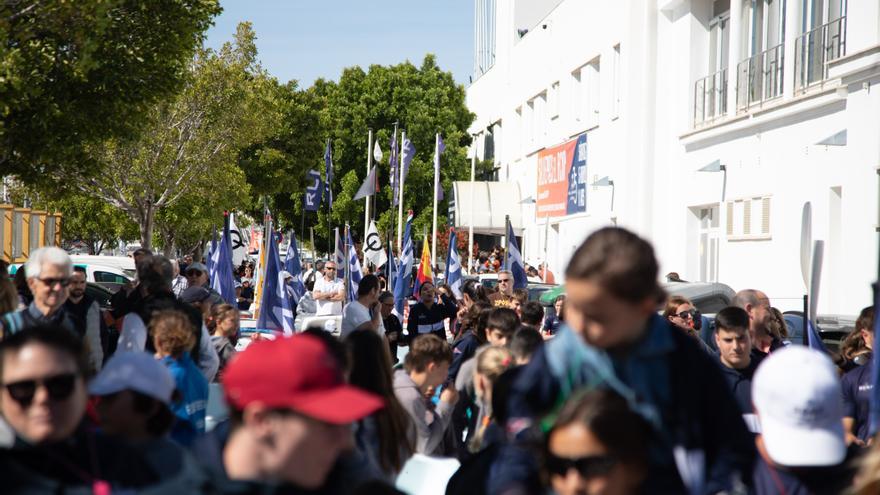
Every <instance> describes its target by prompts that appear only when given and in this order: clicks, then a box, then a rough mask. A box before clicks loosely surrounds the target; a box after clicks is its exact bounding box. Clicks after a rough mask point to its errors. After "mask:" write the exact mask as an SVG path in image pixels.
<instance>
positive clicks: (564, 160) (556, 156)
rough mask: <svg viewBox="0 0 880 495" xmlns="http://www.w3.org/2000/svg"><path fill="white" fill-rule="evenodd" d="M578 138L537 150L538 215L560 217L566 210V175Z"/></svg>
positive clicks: (567, 174)
mask: <svg viewBox="0 0 880 495" xmlns="http://www.w3.org/2000/svg"><path fill="white" fill-rule="evenodd" d="M577 142H578V139H577V138H575V139H572V140H571V141H566V142H565V143H562V144H560V145H558V146H554V147H553V148H547V149H545V150H542V151H540V152H538V199H537V204H536V206H537V216H538V217H561V216H565V215H566V212H567V208H566V206H567V201H568V176H569V173H570V172H571V166H572V161H573V158H574V155H575V146H576V145H577Z"/></svg>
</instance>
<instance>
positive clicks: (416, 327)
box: [406, 281, 458, 342]
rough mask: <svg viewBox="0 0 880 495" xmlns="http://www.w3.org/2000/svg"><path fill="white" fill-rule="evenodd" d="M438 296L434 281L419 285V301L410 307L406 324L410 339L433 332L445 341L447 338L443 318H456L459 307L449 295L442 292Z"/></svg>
mask: <svg viewBox="0 0 880 495" xmlns="http://www.w3.org/2000/svg"><path fill="white" fill-rule="evenodd" d="M436 296H437V294H436V291H435V290H434V284H433V283H432V282H430V281H425V282H423V283H422V284H421V285H420V286H419V302H418V303H417V304H416V305H415V306H413V307H412V309H410V312H409V319H408V320H407V324H406V331H407V333H408V334H409V338H410V339H413V338H415V337H417V336H419V335H423V334H426V333H432V334H434V335H436V336H438V337H440V338H441V339H443V341H444V342H445V341H446V340H447V339H446V327H445V325H444V324H443V320H445V319H447V318H455V315H456V313H457V312H458V307H457V306H456V304H455V301H453V300H452V299H450V298H449V297H448V296H446V295H443V294H440V296H439V298H438V297H436Z"/></svg>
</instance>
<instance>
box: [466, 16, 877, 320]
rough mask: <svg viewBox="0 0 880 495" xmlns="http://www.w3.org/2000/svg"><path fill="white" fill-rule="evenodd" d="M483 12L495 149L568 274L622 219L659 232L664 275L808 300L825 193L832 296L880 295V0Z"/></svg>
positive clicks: (487, 124) (557, 266)
mask: <svg viewBox="0 0 880 495" xmlns="http://www.w3.org/2000/svg"><path fill="white" fill-rule="evenodd" d="M475 14H476V23H477V28H476V30H475V64H474V71H475V74H474V79H473V81H472V83H471V85H470V87H469V88H468V90H467V99H468V106H469V108H470V109H471V111H473V112H474V113H475V114H476V116H477V118H476V121H475V123H474V124H473V126H472V128H471V132H472V134H474V136H475V137H476V138H477V139H476V141H475V143H476V144H475V147H474V148H475V153H476V155H477V158H478V159H488V160H492V161H493V162H494V164H495V167H496V169H497V178H498V180H499V181H508V182H515V183H517V184H518V185H519V189H520V197H521V198H523V199H521V204H520V206H519V207H520V208H521V209H522V218H523V230H522V236H523V241H522V242H523V246H521V248H522V249H523V251H524V255H525V257H526V259H527V260H531V261H540V260H544V259H546V260H547V261H548V264H549V266H550V268H551V270H552V271H554V272H555V273H557V274H561V273H562V272H564V269H565V266H566V265H567V263H568V260H569V259H570V257H571V254H572V252H573V250H574V249H575V248H576V247H577V246H578V245H579V244H580V243H581V242H582V241H583V239H584V238H586V236H587V235H589V234H590V233H591V232H592V231H594V230H596V229H597V228H600V227H602V226H605V225H609V224H617V225H620V226H624V227H627V228H630V229H632V230H634V231H636V232H638V233H639V234H641V235H643V236H645V237H647V238H649V239H650V240H651V241H652V242H653V243H654V246H655V248H656V250H657V254H658V258H659V259H660V262H661V270H662V272H663V273H665V272H670V271H675V272H678V273H679V274H680V276H681V277H682V278H683V279H685V280H692V281H717V282H722V283H725V284H728V285H730V286H731V287H733V288H734V289H735V290H739V289H744V288H758V289H762V290H764V291H765V292H767V294H768V295H769V296H770V298H771V300H772V302H773V304H774V305H775V306H777V307H780V308H781V309H784V310H786V309H799V308H800V307H801V304H802V302H801V298H802V296H803V294H804V293H805V290H806V289H805V283H804V279H803V277H802V268H801V243H802V225H801V224H802V216H803V211H804V207H805V204H806V203H809V205H810V209H811V211H812V219H811V222H810V227H811V229H810V230H811V237H810V239H811V240H822V241H824V244H825V250H824V263H823V270H822V289H821V291H820V294H819V312H821V313H840V314H856V313H857V312H858V311H859V310H860V309H861V308H862V307H864V306H867V305H869V304H870V303H871V290H870V284H871V282H873V281H874V280H875V279H876V278H877V259H878V237H877V236H878V234H877V232H878V223H880V222H878V189H880V179H878V168H880V86H878V83H880V1H878V0H849V1H847V0H621V1H610V0H608V1H602V2H599V1H597V2H586V1H582V0H561V1H559V0H556V1H543V2H542V1H537V0H509V1H505V0H475ZM465 216H466V215H461V217H462V219H463V220H466V218H464V217H465ZM462 225H465V226H466V221H463V222H462ZM558 278H561V277H558Z"/></svg>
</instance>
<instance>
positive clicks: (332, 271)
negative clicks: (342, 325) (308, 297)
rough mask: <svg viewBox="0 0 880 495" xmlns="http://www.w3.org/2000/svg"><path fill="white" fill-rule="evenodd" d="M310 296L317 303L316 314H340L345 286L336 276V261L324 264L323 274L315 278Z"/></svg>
mask: <svg viewBox="0 0 880 495" xmlns="http://www.w3.org/2000/svg"><path fill="white" fill-rule="evenodd" d="M312 296H314V298H315V302H316V304H317V307H318V309H317V312H316V313H315V314H316V315H318V316H330V315H334V316H335V315H341V314H342V301H344V300H345V286H344V284H343V282H342V280H341V279H340V278H338V277H337V270H336V262H334V261H328V262H327V263H325V264H324V276H323V277H322V278H319V279H318V280H315V286H314V289H313V290H312Z"/></svg>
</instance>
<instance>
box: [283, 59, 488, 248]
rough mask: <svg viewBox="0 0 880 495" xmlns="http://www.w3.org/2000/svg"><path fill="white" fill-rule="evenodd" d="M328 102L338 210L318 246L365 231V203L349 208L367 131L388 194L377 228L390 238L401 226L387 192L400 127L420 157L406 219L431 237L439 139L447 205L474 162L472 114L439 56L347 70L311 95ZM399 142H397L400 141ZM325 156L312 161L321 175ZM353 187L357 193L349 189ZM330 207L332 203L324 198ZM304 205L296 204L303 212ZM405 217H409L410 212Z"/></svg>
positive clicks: (441, 214) (323, 217)
mask: <svg viewBox="0 0 880 495" xmlns="http://www.w3.org/2000/svg"><path fill="white" fill-rule="evenodd" d="M309 91H310V92H312V93H313V94H314V95H315V97H317V98H319V99H320V100H322V101H323V102H324V104H323V105H322V107H321V108H322V110H321V113H320V116H321V123H322V125H321V126H322V128H323V129H325V132H326V133H327V135H328V137H330V138H331V139H332V143H333V162H334V166H335V180H334V182H333V191H334V196H335V197H334V205H333V211H332V214H331V215H330V221H329V225H328V222H327V214H326V203H325V204H324V209H325V211H324V212H322V213H321V214H320V215H319V224H318V226H317V228H316V234H318V236H319V237H321V240H320V241H318V240H317V239H316V242H317V243H318V245H319V246H326V245H327V241H326V239H327V237H326V236H327V235H328V228H332V227H334V226H341V225H343V224H344V223H345V222H348V223H350V224H351V226H352V229H353V230H354V232H355V237H357V236H360V235H362V233H363V230H364V225H363V222H364V201H354V202H352V201H350V200H349V198H351V195H353V194H354V192H355V191H356V190H357V187H358V186H359V185H360V184H361V182H362V181H363V180H364V179H365V177H366V166H365V165H366V160H367V152H368V150H367V130H368V129H369V128H372V129H373V130H374V136H375V138H376V139H377V140H378V142H379V143H380V146H381V148H382V149H383V151H384V154H385V158H384V160H383V162H382V163H381V164H379V182H380V185H381V186H382V191H381V192H380V193H379V195H378V197H377V198H376V209H375V211H376V212H377V215H376V217H377V219H378V221H377V223H378V226H379V229H380V230H382V231H383V232H387V231H388V230H389V229H390V227H391V226H392V225H396V223H397V210H396V209H392V208H391V187H390V186H389V167H388V155H389V150H388V148H389V141H390V138H391V133H392V132H393V129H394V124H395V122H397V123H398V124H399V128H400V129H401V130H404V129H405V130H406V132H407V138H408V139H410V140H411V141H412V142H413V144H414V145H415V147H416V155H415V158H414V159H413V162H412V164H411V166H410V169H409V175H408V176H407V177H406V182H405V191H404V193H405V194H404V198H403V204H404V212H405V211H406V210H408V209H412V210H413V211H414V212H415V215H416V220H415V227H416V231H417V232H424V231H428V232H430V229H431V214H432V204H433V203H432V191H433V185H434V167H433V156H434V136H435V133H437V132H439V133H441V135H442V136H443V140H444V142H445V143H446V151H445V152H444V153H443V156H442V159H441V167H440V169H441V173H440V175H441V184H442V185H443V188H444V190H445V191H446V198H447V199H448V198H449V197H450V196H451V185H452V181H455V180H467V179H468V178H469V174H470V161H469V160H468V159H467V151H466V150H467V147H468V146H469V145H470V142H471V137H470V136H469V135H468V133H467V129H468V127H469V126H470V124H471V123H472V122H473V119H474V115H473V114H472V113H471V112H470V111H469V110H468V109H467V106H466V104H465V92H464V87H462V86H461V85H459V84H456V83H455V81H454V80H453V77H452V74H451V73H450V72H446V71H443V70H441V69H440V68H439V67H438V66H437V64H436V61H435V58H434V56H433V55H430V54H429V55H426V56H425V58H424V60H423V62H422V64H421V66H420V67H416V66H414V65H413V64H411V63H409V62H406V63H402V64H398V65H394V66H379V65H373V66H370V68H369V70H368V71H367V72H365V71H364V70H363V69H361V68H360V67H352V68H348V69H345V70H344V71H343V73H342V76H341V77H340V79H339V82H338V83H334V82H328V81H324V80H318V81H316V83H315V85H314V86H313V87H311V88H309ZM399 141H400V136H398V142H399ZM320 157H321V155H320V154H318V155H317V156H315V158H314V159H313V160H314V161H313V162H312V163H313V164H314V166H316V167H320V169H321V170H323V163H322V161H321V158H320ZM352 183H354V184H355V185H354V187H353V188H351V187H350V186H349V184H352ZM325 200H326V199H325ZM300 205H301V203H297V204H295V206H296V207H297V208H298V207H300ZM447 210H448V204H447V200H446V199H444V200H443V201H441V202H440V204H439V205H438V226H440V225H445V223H446V214H445V213H446V211H447ZM404 215H405V213H404Z"/></svg>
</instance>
